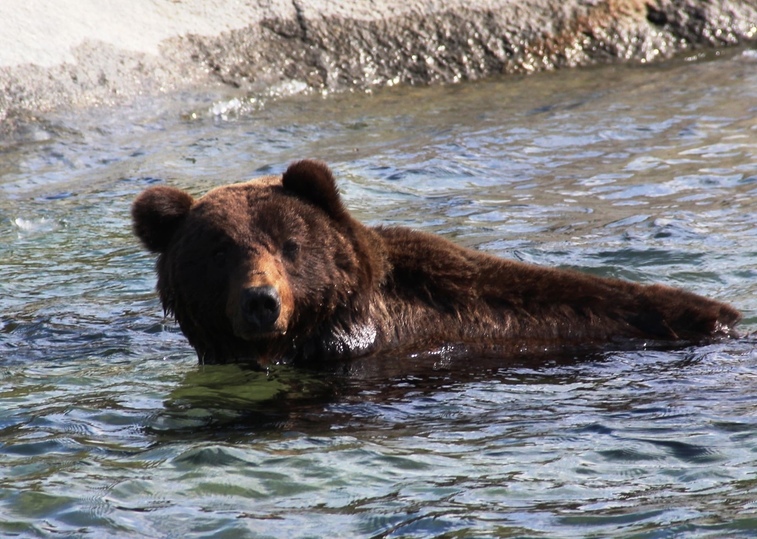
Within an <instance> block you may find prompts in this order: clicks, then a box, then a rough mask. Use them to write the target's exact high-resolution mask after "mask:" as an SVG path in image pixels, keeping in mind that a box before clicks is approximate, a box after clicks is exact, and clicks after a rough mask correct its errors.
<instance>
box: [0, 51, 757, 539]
mask: <svg viewBox="0 0 757 539" xmlns="http://www.w3.org/2000/svg"><path fill="white" fill-rule="evenodd" d="M756 68H757V55H756V54H755V52H754V51H749V50H746V51H744V50H740V51H734V52H729V53H728V54H722V55H718V56H713V57H701V56H692V57H689V58H682V59H679V60H677V61H674V62H671V63H668V64H665V65H660V66H646V67H643V68H640V67H635V68H634V67H602V68H596V69H588V70H578V71H563V72H558V73H549V74H542V75H536V76H530V77H525V78H513V77H509V78H505V79H501V80H489V81H482V82H478V83H475V84H464V85H457V86H449V87H436V88H414V89H413V88H394V89H390V90H385V91H379V92H375V93H373V94H369V95H367V94H354V95H351V94H345V95H335V96H327V97H322V96H317V95H310V96H308V95H292V96H289V97H284V98H279V99H272V98H261V97H259V96H258V97H256V98H250V97H249V96H244V95H237V94H214V95H211V96H208V95H205V96H200V97H198V96H197V95H189V94H188V95H183V96H169V97H167V98H165V99H161V100H151V101H149V102H139V103H136V104H134V105H133V106H131V107H127V108H122V109H114V110H95V111H90V112H77V113H71V114H62V115H59V116H56V117H50V118H48V119H46V120H44V121H40V122H39V123H37V124H34V125H29V126H27V127H26V128H25V129H24V130H22V131H19V132H17V133H15V134H14V135H12V136H10V135H9V136H7V137H6V138H5V139H4V140H2V141H0V275H2V279H1V280H0V358H1V359H0V403H1V404H0V466H1V467H2V468H1V469H2V473H1V475H0V534H1V535H3V536H21V537H48V536H49V537H182V538H184V537H210V536H213V537H235V538H236V537H447V538H452V537H610V536H611V537H654V538H661V537H672V536H689V537H723V536H730V537H752V536H754V534H755V532H756V531H757V456H756V455H757V414H756V413H755V400H754V398H755V397H754V395H755V393H756V391H757V375H755V372H757V370H756V369H755V367H757V346H756V344H757V341H756V340H755V338H754V337H745V338H744V339H740V340H736V341H729V342H724V343H716V344H711V345H708V346H704V347H699V348H688V349H684V350H677V351H636V352H622V353H607V354H603V355H597V356H591V357H584V358H578V359H577V360H575V361H565V360H560V361H558V360H557V358H555V360H554V361H548V362H546V363H545V364H538V365H535V364H528V363H520V364H507V363H503V362H498V361H495V360H493V359H492V358H489V359H484V358H482V359H481V360H480V361H469V362H467V363H465V364H463V365H460V364H457V363H454V362H450V361H449V358H448V357H445V354H444V353H440V354H438V355H437V356H433V357H431V358H425V359H424V360H420V359H419V360H417V362H411V361H408V360H407V359H405V360H404V361H402V362H400V361H397V362H395V363H393V364H392V363H383V364H380V365H376V364H371V363H370V362H368V363H365V362H363V363H361V362H358V363H356V365H355V366H354V368H353V372H352V373H351V374H350V375H347V376H344V375H335V374H327V373H306V372H298V371H293V370H291V369H286V368H278V369H273V370H272V371H270V372H268V373H254V372H247V371H244V370H242V369H240V368H238V367H235V366H217V367H210V366H208V367H204V368H201V367H199V366H198V365H197V361H196V358H195V356H194V353H193V352H192V350H191V349H189V347H188V346H187V345H186V343H185V342H184V340H183V338H182V336H181V335H180V333H179V332H178V331H177V328H176V326H175V325H173V323H172V322H171V321H170V320H164V319H163V318H162V316H161V310H160V306H159V304H158V301H157V299H156V298H155V294H154V292H153V287H154V282H155V278H154V275H153V272H152V265H153V262H152V259H151V258H150V257H149V256H148V255H147V254H145V253H144V252H142V250H141V249H140V248H139V247H138V245H137V243H136V241H135V239H134V238H133V237H132V235H131V233H130V223H129V218H128V211H129V205H130V203H131V201H132V200H133V198H134V197H135V196H136V194H137V193H138V192H140V191H141V190H142V189H144V188H145V187H147V186H148V185H152V184H154V183H156V182H162V181H166V182H169V183H171V184H173V185H178V186H181V187H183V188H186V189H188V190H190V191H191V192H193V193H195V194H200V193H202V192H204V191H205V190H207V189H208V188H210V187H211V186H214V185H218V184H221V183H224V182H227V181H235V180H239V179H241V178H246V177H251V176H256V175H260V174H263V173H271V172H280V171H282V170H283V169H284V167H285V166H286V164H287V163H288V162H290V161H292V160H294V159H298V158H302V157H319V158H321V159H325V160H326V161H328V162H329V163H330V164H331V165H332V166H333V168H334V170H335V172H336V174H337V176H338V177H339V179H340V181H341V186H342V190H343V193H344V196H345V198H346V200H347V203H348V205H349V207H350V208H352V210H353V211H354V213H355V214H356V215H357V216H358V217H359V218H360V219H362V220H364V221H366V222H369V223H372V224H378V223H398V224H405V225H410V226H413V227H416V228H419V229H423V230H428V231H432V232H436V233H439V234H443V235H445V236H447V237H449V238H452V239H454V240H455V241H457V242H459V243H461V244H464V245H467V246H471V247H476V248H478V249H482V250H485V251H488V252H491V253H495V254H498V255H501V256H506V257H514V258H518V259H522V260H528V261H532V262H536V263H540V264H549V265H561V266H571V267H578V268H582V269H584V270H586V271H590V272H594V273H597V274H603V275H614V276H620V277H624V278H629V279H633V280H638V281H647V282H651V281H655V282H663V283H667V284H672V285H678V286H683V287H686V288H689V289H691V290H693V291H696V292H699V293H701V294H704V295H708V296H712V297H716V298H719V299H722V300H724V301H728V302H730V303H733V304H735V305H736V306H737V307H738V308H740V309H741V310H743V311H744V314H745V320H744V323H743V325H742V328H743V329H744V330H745V331H746V332H751V331H755V329H757V279H756V277H757V269H755V261H756V260H757V248H756V247H755V246H756V245H757V69H756Z"/></svg>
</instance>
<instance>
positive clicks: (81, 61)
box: [0, 0, 757, 123]
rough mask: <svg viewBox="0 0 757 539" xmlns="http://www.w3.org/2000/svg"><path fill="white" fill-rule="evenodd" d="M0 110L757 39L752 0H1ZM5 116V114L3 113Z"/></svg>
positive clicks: (458, 71) (339, 81)
mask: <svg viewBox="0 0 757 539" xmlns="http://www.w3.org/2000/svg"><path fill="white" fill-rule="evenodd" d="M0 35H1V36H2V38H0V40H1V42H0V45H1V46H0V120H7V121H8V122H12V120H13V119H14V118H18V117H24V116H29V115H36V114H42V113H44V112H46V111H49V110H52V109H56V108H60V107H80V106H91V105H102V104H114V103H121V102H124V101H125V100H127V99H129V98H133V97H135V96H138V95H145V94H146V95H152V94H156V93H161V92H171V91H175V90H180V89H187V88H191V87H196V88H208V87H209V85H218V84H226V85H231V86H234V87H237V88H241V89H243V90H247V91H249V92H267V91H270V88H272V87H281V85H282V84H288V83H295V84H294V86H293V87H298V88H301V87H304V85H306V86H307V87H310V88H313V89H318V90H329V91H339V90H343V89H349V88H369V87H377V86H386V85H393V84H433V83H450V82H457V81H461V80H475V79H479V78H482V77H487V76H490V75H494V74H499V73H528V72H532V71H539V70H547V69H556V68H563V67H573V66H581V65H590V64H596V63H606V62H613V61H634V62H650V61H654V60H658V59H662V58H668V57H670V56H671V55H674V54H676V53H679V52H681V51H685V50H690V49H694V48H702V47H722V46H729V45H737V44H743V43H750V42H752V43H753V42H755V41H757V4H755V2H754V1H753V0H712V1H708V2H702V1H700V0H646V1H642V0H607V1H599V0H522V1H515V0H465V1H463V0H419V1H416V2H412V3H409V2H404V1H403V2H400V1H398V0H351V1H345V2H341V3H337V2H325V1H314V2H308V3H306V2H304V1H302V0H291V1H287V0H257V2H236V1H232V0H172V1H170V2H169V1H168V0H133V1H131V2H129V3H108V4H107V7H105V6H104V4H102V3H101V2H97V1H96V0H84V1H78V2H73V1H71V0H68V1H66V0H3V2H2V3H0ZM8 122H6V123H8Z"/></svg>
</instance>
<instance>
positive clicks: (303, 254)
mask: <svg viewBox="0 0 757 539" xmlns="http://www.w3.org/2000/svg"><path fill="white" fill-rule="evenodd" d="M132 216H133V220H134V230H135V233H136V235H137V236H138V237H139V238H140V239H141V241H142V243H143V244H144V245H145V247H147V249H149V250H150V251H152V252H154V253H157V254H158V255H159V256H158V260H157V274H158V283H157V290H158V292H159V294H160V299H161V301H162V303H163V307H164V309H165V311H166V312H167V313H173V314H174V315H175V317H176V319H177V321H178V323H179V325H180V327H181V330H182V332H183V333H184V335H186V337H187V339H189V342H190V344H191V345H192V346H193V347H194V348H195V350H196V351H197V354H198V356H199V358H200V361H202V362H204V363H228V362H254V363H257V364H258V365H261V366H262V365H266V364H269V363H272V362H289V363H294V364H306V365H313V364H316V363H317V362H320V361H324V360H334V359H351V358H355V357H360V356H365V355H368V354H375V353H378V352H386V351H392V350H397V349H401V350H403V351H404V352H408V351H413V350H415V351H419V352H420V351H424V350H428V349H431V348H439V347H441V346H445V345H451V346H454V345H462V346H466V345H468V346H473V347H474V348H475V346H476V345H482V344H483V345H489V346H494V347H500V348H499V349H500V350H502V351H508V352H514V351H519V350H521V351H522V350H534V349H540V350H544V349H553V350H559V349H563V348H565V347H575V348H579V347H580V348H585V347H586V346H592V347H595V346H596V347H603V348H607V347H608V346H610V347H614V346H626V345H627V344H628V343H634V342H635V343H648V342H654V343H660V342H667V343H673V344H676V345H678V344H682V343H695V342H701V341H702V340H706V339H710V338H715V337H723V336H734V335H735V331H734V330H733V326H734V325H735V324H736V323H737V322H738V320H739V319H740V314H739V313H738V311H736V310H735V309H733V308H732V307H730V306H728V305H726V304H724V303H720V302H718V301H713V300H710V299H707V298H704V297H701V296H698V295H695V294H692V293H689V292H685V291H682V290H678V289H675V288H670V287H668V286H661V285H641V284H636V283H632V282H627V281H622V280H617V279H609V278H601V277H596V276H591V275H586V274H583V273H579V272H576V271H570V270H564V269H552V268H545V267H539V266H535V265H529V264H524V263H521V262H516V261H512V260H505V259H500V258H496V257H494V256H491V255H488V254H484V253H481V252H477V251H473V250H470V249H465V248H462V247H459V246H457V245H455V244H453V243H451V242H450V241H447V240H445V239H443V238H441V237H438V236H434V235H431V234H426V233H423V232H417V231H414V230H410V229H407V228H400V227H375V228H374V227H368V226H365V225H363V224H361V223H360V222H358V221H357V220H355V219H354V218H353V217H352V216H351V215H350V213H349V212H348V211H347V210H346V209H345V207H344V205H343V204H342V200H341V198H340V196H339V192H338V190H337V186H336V183H335V181H334V178H333V176H332V174H331V171H330V170H329V168H328V167H327V166H326V165H325V164H323V163H321V162H318V161H310V160H306V161H300V162H297V163H294V164H292V165H291V166H290V167H289V168H288V169H287V170H286V172H285V173H284V174H283V176H281V177H276V176H267V177H263V178H260V179H257V180H252V181H249V182H246V183H238V184H234V185H226V186H223V187H218V188H215V189H213V190H211V191H209V192H208V193H207V194H205V195H204V196H202V197H200V198H198V199H194V198H193V197H192V196H190V195H189V194H188V193H186V192H184V191H181V190H179V189H176V188H173V187H166V186H158V187H152V188H149V189H147V190H146V191H144V192H143V193H142V194H141V195H139V197H138V198H137V199H136V201H135V202H134V205H133V207H132Z"/></svg>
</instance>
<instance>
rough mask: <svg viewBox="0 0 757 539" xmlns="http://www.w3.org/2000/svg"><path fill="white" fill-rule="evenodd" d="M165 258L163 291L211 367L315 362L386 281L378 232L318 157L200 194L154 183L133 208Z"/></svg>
mask: <svg viewBox="0 0 757 539" xmlns="http://www.w3.org/2000/svg"><path fill="white" fill-rule="evenodd" d="M132 218H133V223H134V232H135V234H136V235H137V236H138V237H139V238H140V240H141V241H142V243H143V244H144V246H145V247H146V248H147V249H148V250H150V251H152V252H153V253H157V254H158V255H159V256H158V260H157V264H156V271H157V274H158V283H157V289H158V293H159V295H160V299H161V302H162V304H163V308H164V310H165V311H166V313H168V314H173V315H174V316H175V317H176V319H177V321H178V323H179V325H180V327H181V330H182V332H183V333H184V335H185V336H186V337H187V338H188V340H189V342H190V344H191V345H192V346H193V347H194V348H195V350H196V351H197V354H198V356H199V358H200V361H203V362H206V363H225V362H242V361H251V362H255V363H258V364H260V365H264V364H266V363H268V362H271V361H297V360H300V359H307V360H312V359H313V358H312V357H307V358H303V357H302V356H303V355H309V356H317V355H318V350H319V349H321V348H323V347H325V346H328V341H329V339H330V338H331V337H330V335H333V333H334V332H335V331H338V330H339V328H340V327H348V326H350V325H352V323H353V322H354V320H352V319H354V317H356V316H360V313H361V312H363V311H364V310H365V309H366V308H367V306H366V305H363V304H362V303H361V302H362V301H363V299H365V298H368V297H370V295H371V294H370V291H371V290H372V289H375V288H376V287H377V286H378V285H379V283H380V281H381V279H382V278H383V275H384V273H385V268H384V266H385V264H386V262H385V255H384V253H383V252H382V243H381V241H380V240H379V239H378V237H377V235H376V233H375V232H373V231H372V230H370V229H369V228H367V227H365V226H363V225H361V224H360V223H358V222H357V221H356V220H355V219H353V218H352V217H351V216H350V214H349V213H348V212H347V211H346V209H345V208H344V206H343V204H342V201H341V198H340V196H339V192H338V190H337V186H336V183H335V181H334V178H333V176H332V174H331V171H330V170H329V169H328V167H327V166H326V165H325V164H323V163H320V162H318V161H309V160H306V161H300V162H297V163H294V164H293V165H291V166H290V167H289V168H288V169H287V170H286V172H285V173H284V175H283V176H282V177H276V176H267V177H263V178H259V179H257V180H252V181H249V182H246V183H238V184H233V185H226V186H222V187H218V188H215V189H213V190H211V191H209V192H208V193H207V194H205V195H204V196H202V197H200V198H197V199H195V198H193V197H192V196H191V195H190V194H188V193H186V192H185V191H182V190H180V189H176V188H173V187H168V186H157V187H152V188H149V189H147V190H146V191H144V192H143V193H142V194H141V195H139V196H138V197H137V199H136V200H135V202H134V204H133V206H132Z"/></svg>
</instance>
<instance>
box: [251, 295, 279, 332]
mask: <svg viewBox="0 0 757 539" xmlns="http://www.w3.org/2000/svg"><path fill="white" fill-rule="evenodd" d="M280 313H281V298H280V297H279V293H278V291H277V290H276V289H275V288H274V287H272V286H254V287H251V288H246V289H245V290H244V291H243V292H242V314H243V315H244V318H245V320H247V322H248V323H249V324H250V325H251V326H252V327H253V329H256V330H258V331H265V330H268V329H270V328H271V326H273V324H274V322H276V320H277V319H278V318H279V314H280Z"/></svg>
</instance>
